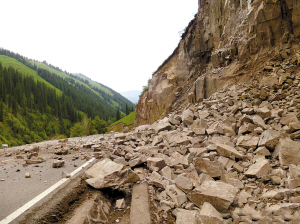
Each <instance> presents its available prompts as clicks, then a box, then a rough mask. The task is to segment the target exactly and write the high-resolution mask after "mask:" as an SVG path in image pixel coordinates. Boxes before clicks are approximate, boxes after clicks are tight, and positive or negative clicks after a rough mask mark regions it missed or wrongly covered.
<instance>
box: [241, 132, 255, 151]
mask: <svg viewBox="0 0 300 224" xmlns="http://www.w3.org/2000/svg"><path fill="white" fill-rule="evenodd" d="M258 142H259V137H256V136H252V135H243V136H240V137H239V138H238V139H237V142H236V145H237V146H240V147H243V148H246V149H251V148H252V149H256V147H257V144H258Z"/></svg>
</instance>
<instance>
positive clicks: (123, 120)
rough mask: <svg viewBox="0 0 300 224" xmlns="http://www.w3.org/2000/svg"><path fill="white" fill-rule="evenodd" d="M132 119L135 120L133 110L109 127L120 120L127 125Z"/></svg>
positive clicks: (131, 122)
mask: <svg viewBox="0 0 300 224" xmlns="http://www.w3.org/2000/svg"><path fill="white" fill-rule="evenodd" d="M134 120H135V111H133V112H131V113H130V114H128V115H127V116H126V117H123V118H122V119H121V120H118V121H116V122H115V123H113V124H111V125H109V126H110V127H111V126H114V125H117V124H119V123H121V122H122V123H123V124H124V126H128V125H132V124H133V122H134Z"/></svg>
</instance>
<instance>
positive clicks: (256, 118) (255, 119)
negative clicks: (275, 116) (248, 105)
mask: <svg viewBox="0 0 300 224" xmlns="http://www.w3.org/2000/svg"><path fill="white" fill-rule="evenodd" d="M252 121H253V123H254V124H256V125H257V126H259V127H261V128H263V129H267V125H266V124H265V122H264V120H263V119H262V118H261V117H260V116H258V115H254V116H253V117H252Z"/></svg>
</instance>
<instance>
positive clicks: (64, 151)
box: [54, 148, 69, 155]
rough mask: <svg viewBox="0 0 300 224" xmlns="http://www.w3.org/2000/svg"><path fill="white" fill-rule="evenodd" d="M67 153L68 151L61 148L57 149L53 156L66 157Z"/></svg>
mask: <svg viewBox="0 0 300 224" xmlns="http://www.w3.org/2000/svg"><path fill="white" fill-rule="evenodd" d="M68 153H69V150H68V149H65V148H61V149H57V150H56V151H55V152H54V154H56V155H67V154H68Z"/></svg>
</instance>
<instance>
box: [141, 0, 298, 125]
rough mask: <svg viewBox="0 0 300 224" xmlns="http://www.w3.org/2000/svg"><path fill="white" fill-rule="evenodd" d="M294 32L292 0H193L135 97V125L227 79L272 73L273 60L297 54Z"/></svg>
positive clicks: (294, 4) (198, 98)
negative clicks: (177, 34)
mask: <svg viewBox="0 0 300 224" xmlns="http://www.w3.org/2000/svg"><path fill="white" fill-rule="evenodd" d="M299 36H300V4H299V2H298V1H292V0H287V1H284V0H278V1H272V0H264V1H263V0H256V1H250V0H248V1H238V0H226V1H225V0H212V1H207V0H199V8H198V13H197V15H196V16H195V18H194V19H193V20H192V21H191V22H190V24H189V25H188V26H187V28H186V32H185V33H184V34H183V36H182V39H181V41H180V43H179V45H178V47H177V48H176V49H175V50H174V52H173V53H172V55H171V56H170V57H169V58H168V59H167V60H166V61H165V62H164V63H163V64H162V65H161V66H160V67H159V68H158V69H157V71H156V72H155V73H154V74H153V76H152V80H151V82H150V84H149V89H148V91H146V92H145V93H144V94H143V95H142V97H140V100H139V103H138V105H137V108H136V123H135V126H137V125H139V124H145V123H153V122H154V121H156V120H158V119H160V118H162V117H164V116H165V115H166V114H167V113H169V112H170V111H173V110H176V108H178V107H180V106H183V105H184V104H187V103H189V102H198V101H201V100H203V99H205V98H207V97H209V96H210V95H211V94H212V93H214V92H215V91H217V90H219V89H220V88H222V87H225V86H229V85H231V84H232V83H237V82H246V81H249V80H252V79H258V80H259V79H261V78H262V76H264V71H266V70H268V69H269V70H272V71H274V73H272V75H275V74H278V70H279V69H276V68H274V67H273V66H274V65H276V63H280V62H281V61H282V60H284V59H287V58H289V57H292V56H295V55H296V54H297V51H298V50H299ZM269 66H271V67H269ZM264 68H265V70H264Z"/></svg>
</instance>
